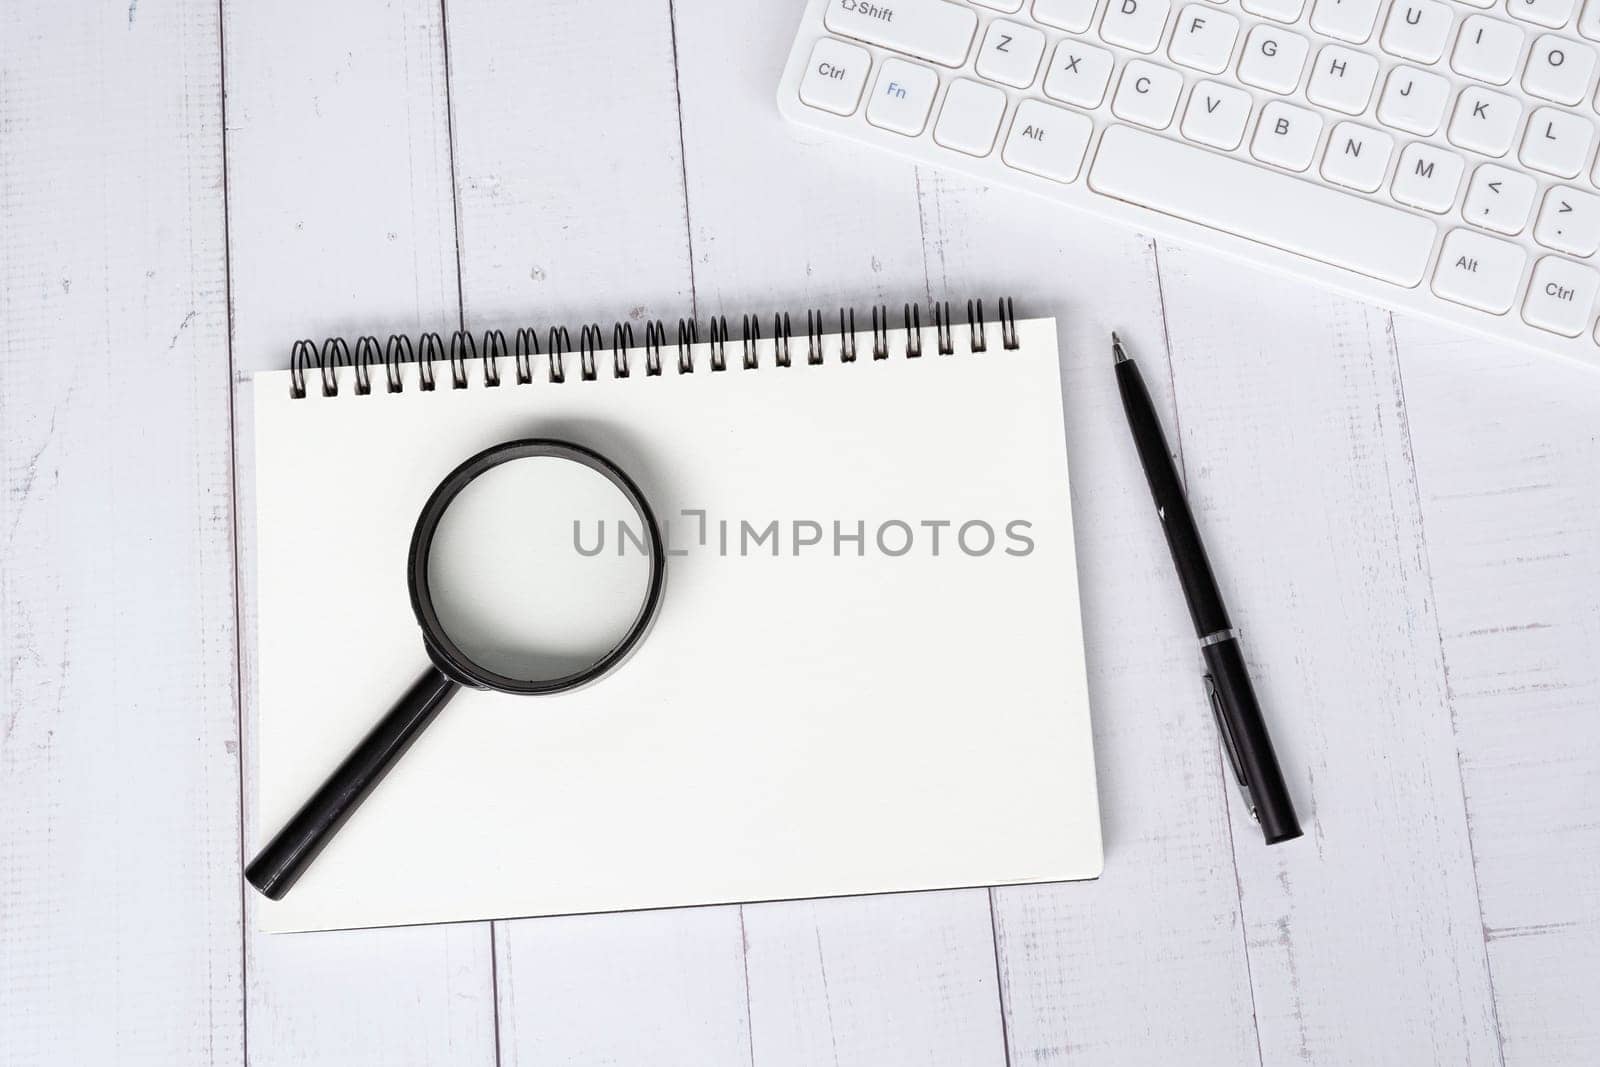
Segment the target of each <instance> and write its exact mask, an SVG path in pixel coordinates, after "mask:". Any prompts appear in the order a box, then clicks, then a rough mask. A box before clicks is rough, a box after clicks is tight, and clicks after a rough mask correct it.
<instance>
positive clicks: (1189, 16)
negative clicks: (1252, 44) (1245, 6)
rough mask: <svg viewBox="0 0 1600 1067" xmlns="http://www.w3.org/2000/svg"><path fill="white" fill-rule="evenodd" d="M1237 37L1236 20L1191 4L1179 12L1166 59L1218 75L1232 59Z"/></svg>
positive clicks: (1226, 67)
mask: <svg viewBox="0 0 1600 1067" xmlns="http://www.w3.org/2000/svg"><path fill="white" fill-rule="evenodd" d="M1238 37H1239V20H1238V19H1236V18H1234V17H1233V16H1232V15H1229V14H1227V13H1226V12H1222V11H1217V10H1214V9H1212V8H1209V7H1207V6H1206V5H1204V4H1190V5H1189V6H1188V7H1186V8H1184V9H1183V10H1182V11H1180V12H1178V25H1177V28H1176V29H1174V30H1173V31H1172V43H1171V44H1169V45H1167V55H1169V56H1171V57H1172V61H1173V62H1174V63H1181V64H1183V65H1184V66H1186V67H1191V68H1193V69H1195V70H1203V71H1205V72H1206V73H1207V74H1221V73H1222V72H1223V71H1225V70H1227V69H1228V60H1229V59H1231V58H1232V57H1233V42H1234V41H1235V40H1237V39H1238Z"/></svg>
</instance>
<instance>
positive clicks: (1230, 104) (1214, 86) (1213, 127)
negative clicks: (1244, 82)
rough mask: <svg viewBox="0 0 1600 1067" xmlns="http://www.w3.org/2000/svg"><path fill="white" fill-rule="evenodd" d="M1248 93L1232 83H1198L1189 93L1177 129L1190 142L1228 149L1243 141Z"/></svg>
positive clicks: (1246, 120)
mask: <svg viewBox="0 0 1600 1067" xmlns="http://www.w3.org/2000/svg"><path fill="white" fill-rule="evenodd" d="M1250 103H1251V101H1250V94H1249V93H1247V92H1245V91H1244V90H1243V89H1241V88H1239V87H1238V86H1236V85H1223V84H1221V83H1220V82H1200V83H1199V84H1198V85H1196V86H1195V87H1194V90H1193V91H1192V92H1190V93H1189V106H1188V108H1186V109H1185V110H1184V113H1183V125H1182V127H1181V130H1180V132H1182V134H1183V135H1184V136H1185V137H1187V138H1188V139H1189V140H1191V141H1198V142H1200V143H1201V144H1205V145H1210V146H1211V147H1212V148H1220V149H1222V150H1224V151H1227V152H1231V151H1233V150H1234V149H1235V148H1238V147H1239V143H1240V142H1241V141H1243V140H1244V128H1245V126H1246V124H1248V123H1249V121H1250Z"/></svg>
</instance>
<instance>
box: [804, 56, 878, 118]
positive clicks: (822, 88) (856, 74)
mask: <svg viewBox="0 0 1600 1067" xmlns="http://www.w3.org/2000/svg"><path fill="white" fill-rule="evenodd" d="M871 66H872V57H871V56H869V55H868V54H867V50H866V49H865V48H857V47H856V46H855V45H852V44H845V43H844V42H843V41H835V40H833V39H832V38H831V37H824V38H823V39H822V40H820V41H818V42H817V46H816V47H815V48H813V49H812V50H811V61H810V63H809V65H808V66H807V67H806V73H805V77H803V78H801V79H800V102H801V103H803V104H806V105H808V106H810V107H814V108H817V109H818V110H821V111H831V112H833V113H834V114H835V115H850V114H853V113H854V112H855V110H856V105H857V104H859V103H860V102H861V87H862V86H863V85H865V84H867V71H868V70H869V69H870V68H871Z"/></svg>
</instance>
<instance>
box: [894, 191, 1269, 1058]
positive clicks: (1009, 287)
mask: <svg viewBox="0 0 1600 1067" xmlns="http://www.w3.org/2000/svg"><path fill="white" fill-rule="evenodd" d="M921 191H922V196H921V202H922V215H923V224H924V229H925V232H926V234H927V242H928V248H929V254H928V270H929V275H930V282H931V284H932V286H933V288H934V290H935V291H946V292H953V293H960V292H977V293H982V294H983V295H985V296H989V297H991V298H993V297H994V296H996V295H998V293H1002V292H1007V293H1012V294H1014V296H1015V298H1016V300H1017V303H1018V308H1019V314H1025V315H1028V316H1032V315H1035V314H1054V315H1055V316H1056V318H1057V326H1058V329H1059V330H1060V333H1061V338H1062V344H1061V347H1062V367H1063V403H1064V405H1065V408H1066V413H1067V434H1068V454H1069V456H1070V457H1071V462H1072V490H1073V513H1074V519H1075V526H1076V535H1077V551H1078V571H1079V574H1080V576H1081V580H1082V587H1081V588H1082V600H1083V614H1084V620H1085V627H1084V637H1085V643H1086V653H1087V656H1088V663H1089V672H1090V673H1089V684H1090V699H1091V700H1092V702H1093V707H1094V725H1095V758H1096V762H1097V764H1098V767H1099V783H1100V797H1101V822H1102V825H1103V828H1104V833H1105V838H1106V873H1105V875H1104V876H1103V877H1102V878H1101V879H1100V880H1099V881H1098V882H1094V883H1085V884H1081V885H1062V886H1038V887H1019V888H1003V889H996V890H995V891H994V899H995V920H996V930H997V933H998V937H999V949H1000V962H1001V965H1002V970H1001V974H1002V977H1003V979H1004V983H1005V986H1004V988H1005V994H1006V1008H1007V1016H1006V1018H1007V1025H1008V1033H1009V1038H1010V1049H1011V1058H1012V1062H1014V1063H1022V1062H1045V1063H1053V1062H1072V1063H1079V1062H1082V1063H1095V1062H1106V1063H1114V1062H1121V1061H1122V1060H1123V1058H1124V1057H1125V1056H1126V1055H1127V1052H1128V1048H1129V1041H1130V1036H1131V1035H1137V1040H1138V1046H1139V1048H1140V1050H1141V1054H1142V1055H1144V1056H1146V1057H1147V1058H1148V1059H1150V1060H1151V1061H1152V1062H1180V1061H1184V1060H1190V1059H1195V1058H1201V1059H1207V1060H1210V1061H1215V1062H1219V1063H1223V1062H1225V1063H1244V1062H1251V1061H1254V1060H1255V1059H1256V1056H1257V1050H1256V1036H1255V1027H1254V1021H1253V1014H1252V1004H1251V993H1250V985H1249V974H1248V970H1247V967H1246V963H1245V948H1244V937H1243V931H1242V929H1241V919H1240V914H1239V903H1238V886H1237V883H1236V881H1235V876H1234V869H1233V862H1232V857H1231V852H1230V849H1229V829H1228V825H1227V808H1226V800H1225V797H1224V789H1225V787H1226V781H1225V780H1224V778H1223V776H1222V774H1221V773H1220V771H1219V752H1218V748H1217V737H1216V731H1215V727H1214V726H1213V725H1212V722H1211V716H1210V713H1209V711H1208V710H1207V708H1206V705H1205V702H1204V695H1203V690H1202V688H1201V683H1200V673H1199V664H1198V654H1197V653H1196V652H1195V650H1194V645H1193V643H1192V642H1193V630H1192V628H1191V626H1190V623H1189V617H1188V612H1187V610H1186V609H1185V607H1184V604H1183V600H1182V598H1181V596H1180V595H1179V592H1178V586H1177V582H1176V580H1175V578H1174V577H1173V574H1172V563H1171V560H1170V559H1169V557H1168V554H1167V548H1166V542H1165V541H1164V539H1163V538H1162V535H1161V529H1160V524H1159V523H1158V522H1157V521H1156V518H1155V514H1154V511H1153V509H1152V507H1151V504H1150V497H1149V493H1148V491H1147V490H1146V489H1145V483H1144V475H1143V473H1142V472H1141V471H1140V469H1139V463H1138V458H1137V456H1136V455H1135V454H1134V451H1133V446H1132V442H1131V441H1130V440H1129V438H1128V431H1127V426H1126V423H1125V422H1124V420H1123V415H1122V405H1121V402H1120V401H1119V400H1118V398H1117V392H1116V382H1115V379H1114V377H1113V375H1112V372H1111V357H1110V333H1111V331H1112V330H1116V331H1118V332H1119V333H1120V334H1121V335H1122V337H1123V340H1124V341H1125V343H1127V344H1128V345H1129V346H1130V349H1131V351H1132V352H1133V353H1135V355H1136V358H1138V359H1139V360H1140V365H1141V367H1142V369H1143V370H1144V372H1145V374H1146V378H1147V380H1148V383H1149V385H1150V387H1151V389H1152V391H1153V392H1154V393H1155V395H1156V397H1157V398H1158V402H1159V403H1161V405H1162V408H1163V416H1164V418H1165V419H1166V421H1167V425H1168V426H1169V427H1170V426H1173V425H1176V418H1175V415H1174V412H1173V408H1172V395H1171V379H1170V369H1169V366H1168V360H1167V351H1166V337H1165V329H1164V325H1163V321H1162V307H1161V293H1160V288H1159V285H1158V281H1157V276H1156V273H1157V272H1156V259H1155V252H1154V249H1153V246H1152V244H1151V242H1149V241H1148V240H1147V239H1145V238H1142V237H1139V236H1138V235H1136V234H1132V233H1129V232H1127V231H1125V230H1123V229H1121V228H1119V227H1115V226H1112V225H1110V224H1108V223H1103V222H1098V221H1096V220H1093V219H1088V218H1085V217H1082V216H1079V215H1076V214H1073V213H1069V212H1065V211H1061V210H1059V209H1050V208H1049V206H1048V205H1043V204H1041V203H1040V202H1039V201H1037V200H1035V199H1034V198H1031V197H1027V196H1024V195H1022V194H1018V193H1010V192H1006V191H1002V190H993V189H985V188H983V187H981V186H978V185H976V184H974V183H972V182H969V181H967V180H965V179H961V178H955V177H947V176H942V175H932V174H928V173H923V174H922V175H921ZM989 303H990V306H991V308H992V306H993V300H992V299H991V300H990V302H989ZM1173 783H1182V788H1181V789H1179V788H1174V786H1173Z"/></svg>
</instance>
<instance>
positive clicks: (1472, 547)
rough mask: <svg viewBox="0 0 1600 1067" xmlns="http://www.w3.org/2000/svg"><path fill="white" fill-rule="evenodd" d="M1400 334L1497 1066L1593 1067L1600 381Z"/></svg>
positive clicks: (1490, 347)
mask: <svg viewBox="0 0 1600 1067" xmlns="http://www.w3.org/2000/svg"><path fill="white" fill-rule="evenodd" d="M1395 332H1396V340H1397V344H1398V348H1399V351H1400V355H1401V360H1402V363H1403V366H1404V369H1405V397H1406V414H1407V419H1408V422H1409V424H1410V427H1411V439H1412V447H1413V451H1414V453H1415V455H1416V464H1417V477H1418V480H1419V482H1420V484H1421V487H1422V516H1423V522H1424V524H1425V526H1426V527H1427V531H1428V542H1427V544H1428V560H1429V562H1430V565H1431V570H1432V573H1433V589H1434V594H1435V597H1436V601H1437V605H1438V609H1437V610H1438V615H1439V620H1440V629H1441V636H1442V638H1443V657H1444V664H1445V667H1446V668H1447V670H1448V678H1449V692H1450V700H1451V705H1452V707H1453V708H1454V711H1455V721H1456V735H1457V740H1458V742H1459V744H1460V749H1461V772H1462V778H1463V781H1464V783H1465V787H1466V799H1467V818H1468V824H1469V826H1470V828H1471V830H1472V843H1473V851H1474V854H1475V857H1476V861H1477V877H1478V892H1479V896H1480V898H1481V901H1482V907H1483V932H1484V935H1485V937H1487V939H1488V943H1489V964H1490V973H1491V975H1492V976H1493V979H1494V991H1495V1000H1496V1004H1497V1007H1498V1018H1499V1025H1500V1034H1501V1038H1502V1042H1503V1045H1504V1054H1505V1062H1506V1063H1508V1064H1545V1063H1587V1062H1593V1061H1595V1060H1596V1059H1600V996H1597V994H1596V992H1595V982H1594V980H1593V979H1594V961H1595V959H1596V958H1600V913H1597V911H1596V909H1595V907H1594V898H1593V895H1592V892H1591V885H1592V879H1593V872H1594V870H1595V869H1596V867H1597V866H1600V822H1597V821H1596V819H1595V818H1594V813H1593V803H1592V798H1593V794H1594V781H1595V776H1596V772H1597V766H1600V765H1597V763H1596V759H1595V756H1594V753H1595V752H1596V751H1600V720H1597V718H1596V716H1595V714H1594V711H1595V708H1596V706H1600V654H1597V652H1596V650H1597V649H1600V602H1597V600H1596V598H1595V595H1594V591H1595V590H1596V588H1600V538H1597V537H1596V536H1595V531H1596V530H1600V437H1597V436H1596V433H1595V426H1596V411H1597V410H1600V377H1597V376H1596V375H1595V372H1594V371H1593V370H1592V369H1590V368H1582V367H1575V366H1570V365H1567V364H1565V363H1560V362H1557V361H1555V360H1551V359H1547V358H1544V357H1540V356H1538V355H1534V354H1531V353H1524V352H1520V351H1510V350H1506V349H1503V348H1501V347H1500V346H1498V345H1494V344H1491V343H1489V342H1487V341H1484V340H1481V339H1477V338H1470V337H1467V336H1464V335H1461V334H1457V333H1454V332H1451V331H1448V330H1446V329H1444V328H1441V327H1437V326H1433V325H1431V324H1425V323H1421V322H1411V321H1400V322H1397V323H1396V331H1395Z"/></svg>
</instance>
